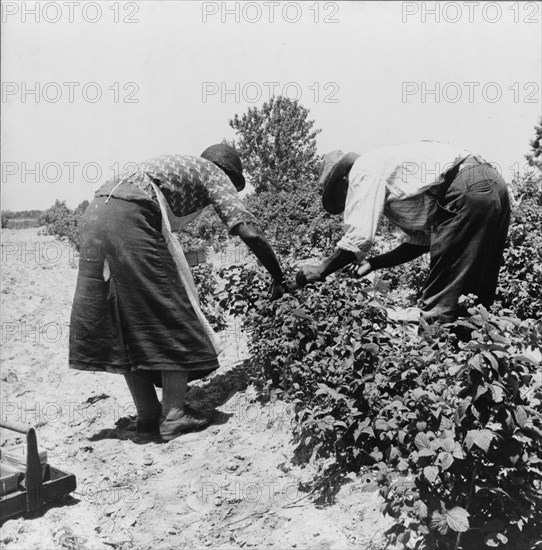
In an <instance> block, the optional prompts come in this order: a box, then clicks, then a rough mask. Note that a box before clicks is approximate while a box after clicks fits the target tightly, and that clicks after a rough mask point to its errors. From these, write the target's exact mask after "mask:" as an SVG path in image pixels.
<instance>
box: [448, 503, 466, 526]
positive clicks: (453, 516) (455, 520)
mask: <svg viewBox="0 0 542 550" xmlns="http://www.w3.org/2000/svg"><path fill="white" fill-rule="evenodd" d="M469 516H470V514H469V513H468V512H467V510H465V508H461V507H460V506H455V507H454V508H452V509H451V510H446V522H447V523H448V525H449V526H450V529H452V530H453V531H456V532H458V533H464V532H465V531H467V530H468V528H469Z"/></svg>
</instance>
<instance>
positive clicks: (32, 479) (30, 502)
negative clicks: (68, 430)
mask: <svg viewBox="0 0 542 550" xmlns="http://www.w3.org/2000/svg"><path fill="white" fill-rule="evenodd" d="M0 427H2V428H6V429H8V430H13V431H15V432H19V433H22V434H26V444H27V449H26V468H25V470H24V472H20V474H21V475H22V476H23V477H22V479H20V478H19V479H18V480H17V490H15V491H12V492H9V493H6V494H3V495H2V496H1V497H0V521H4V520H6V519H8V518H11V517H14V516H18V515H20V514H24V513H25V512H35V511H36V510H39V509H40V508H42V507H43V506H45V505H46V504H48V503H49V502H52V501H54V500H57V499H59V498H61V497H64V496H66V495H68V494H70V493H71V492H72V491H75V488H76V487H77V483H76V480H75V476H74V475H73V474H67V473H65V472H62V471H60V470H57V469H56V468H53V467H52V466H51V465H49V464H47V465H46V466H45V471H44V472H43V474H42V464H41V463H40V456H39V454H38V443H37V438H36V431H35V430H34V428H32V427H29V426H25V425H23V424H12V423H7V422H0ZM12 483H13V482H12ZM11 488H12V487H11Z"/></svg>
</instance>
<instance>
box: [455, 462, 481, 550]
mask: <svg viewBox="0 0 542 550" xmlns="http://www.w3.org/2000/svg"><path fill="white" fill-rule="evenodd" d="M477 469H478V464H475V465H474V470H473V471H472V478H471V480H470V489H469V496H468V497H467V504H466V505H465V510H467V512H468V511H469V506H470V503H471V499H472V494H473V491H474V480H475V479H476V470H477ZM462 534H463V533H457V537H456V539H455V546H454V550H458V549H459V543H460V542H461V535H462Z"/></svg>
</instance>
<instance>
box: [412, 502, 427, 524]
mask: <svg viewBox="0 0 542 550" xmlns="http://www.w3.org/2000/svg"><path fill="white" fill-rule="evenodd" d="M414 512H416V515H417V516H418V517H419V518H420V519H425V518H426V517H427V505H426V504H425V502H423V501H422V500H417V501H416V502H415V503H414Z"/></svg>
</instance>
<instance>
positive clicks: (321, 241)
mask: <svg viewBox="0 0 542 550" xmlns="http://www.w3.org/2000/svg"><path fill="white" fill-rule="evenodd" d="M245 204H246V206H247V208H248V210H249V211H250V212H252V214H254V216H255V217H256V220H257V222H258V224H259V225H260V227H261V228H262V230H263V231H264V233H265V234H266V236H267V238H268V239H269V241H270V242H271V245H272V246H273V248H274V249H275V250H276V252H277V253H279V254H281V255H284V256H290V257H292V258H308V257H311V256H322V255H327V254H330V253H331V252H333V250H334V249H335V246H336V244H337V241H338V240H339V239H340V238H341V236H342V216H331V215H330V214H328V213H327V212H325V211H324V210H323V208H322V198H321V196H320V194H319V193H318V192H317V189H316V184H315V183H313V182H301V183H299V184H298V185H297V186H296V189H295V190H294V191H262V192H260V193H258V194H252V195H249V196H248V197H247V198H246V199H245Z"/></svg>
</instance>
